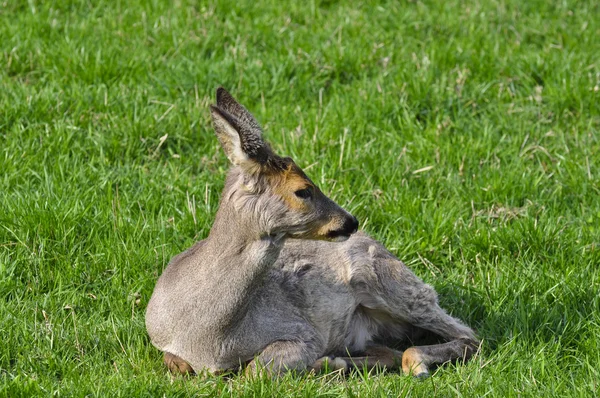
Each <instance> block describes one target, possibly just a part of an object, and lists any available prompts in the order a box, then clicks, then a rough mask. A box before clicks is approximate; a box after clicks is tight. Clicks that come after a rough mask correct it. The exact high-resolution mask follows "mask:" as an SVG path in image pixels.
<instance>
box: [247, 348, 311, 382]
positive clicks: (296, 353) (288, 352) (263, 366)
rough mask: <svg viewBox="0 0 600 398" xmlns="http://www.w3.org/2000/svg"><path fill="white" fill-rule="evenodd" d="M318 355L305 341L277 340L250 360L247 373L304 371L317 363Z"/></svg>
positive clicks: (277, 373) (272, 374)
mask: <svg viewBox="0 0 600 398" xmlns="http://www.w3.org/2000/svg"><path fill="white" fill-rule="evenodd" d="M318 355H319V354H318V353H317V352H315V350H314V349H311V347H310V346H309V345H308V344H306V343H304V342H300V341H275V342H273V343H271V344H269V345H268V346H267V347H266V348H265V349H264V350H263V351H262V352H261V353H260V354H259V355H258V356H257V357H256V358H255V359H254V360H252V361H250V363H249V364H248V366H247V368H246V373H250V374H259V373H261V372H265V373H266V374H268V375H269V376H277V375H281V374H283V373H285V372H288V371H304V370H306V369H307V367H308V366H309V365H310V364H312V363H315V361H316V359H317V358H318Z"/></svg>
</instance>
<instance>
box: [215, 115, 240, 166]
mask: <svg viewBox="0 0 600 398" xmlns="http://www.w3.org/2000/svg"><path fill="white" fill-rule="evenodd" d="M224 113H225V112H224V111H223V110H220V109H219V108H217V107H216V106H213V105H211V106H210V116H211V117H212V121H213V126H214V128H215V133H216V134H217V138H218V139H219V142H220V143H221V147H222V148H223V151H225V155H227V158H228V159H229V161H230V162H231V163H233V164H234V165H240V164H242V163H244V162H247V161H248V159H249V157H248V155H246V154H245V153H244V151H243V150H242V139H241V137H240V134H239V132H238V131H237V130H236V128H235V127H233V126H232V124H231V122H230V121H229V120H227V119H228V118H227V117H226V116H225V115H224Z"/></svg>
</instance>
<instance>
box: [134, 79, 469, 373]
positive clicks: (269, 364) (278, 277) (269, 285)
mask: <svg viewBox="0 0 600 398" xmlns="http://www.w3.org/2000/svg"><path fill="white" fill-rule="evenodd" d="M211 115H212V120H213V124H214V128H215V131H216V134H217V137H218V139H219V141H220V143H221V146H222V147H223V150H224V151H225V153H226V155H227V157H228V158H229V160H230V161H231V163H232V164H233V167H232V168H231V170H230V171H229V174H228V176H227V180H226V183H225V188H224V190H223V194H222V198H221V203H220V206H219V210H218V211H217V215H216V219H215V222H214V224H213V226H212V228H211V230H210V233H209V236H208V237H207V238H206V239H205V240H202V241H200V242H197V243H196V244H195V245H194V246H192V247H191V248H190V249H188V250H187V251H185V252H183V253H181V254H179V255H177V256H175V258H173V260H172V261H171V262H170V263H169V265H168V267H167V268H166V269H165V271H164V272H163V274H162V275H161V277H160V279H159V280H158V283H157V284H156V288H155V290H154V293H153V294H152V298H151V299H150V302H149V304H148V309H147V312H146V327H147V329H148V333H149V335H150V338H151V340H152V343H153V344H154V345H155V346H156V347H157V348H158V349H160V350H161V351H163V352H164V353H165V354H164V358H165V363H166V365H167V366H168V367H169V369H170V370H171V371H172V372H176V373H194V372H199V371H202V370H208V371H210V372H222V371H227V370H234V369H238V368H240V367H241V366H244V365H247V367H248V369H249V370H250V371H256V370H257V369H264V370H265V371H267V372H269V373H271V374H280V373H282V372H285V371H288V370H297V371H303V370H310V369H316V370H319V369H321V368H322V367H323V366H324V365H325V364H326V363H328V366H329V368H330V369H340V368H344V369H347V368H348V367H349V366H359V367H362V366H367V367H369V368H372V367H374V366H382V367H387V368H392V369H394V368H398V367H400V366H401V367H402V369H403V371H404V372H405V373H406V374H412V375H415V376H425V375H427V374H428V367H429V366H430V365H433V364H442V363H445V362H448V361H452V360H456V359H461V358H462V359H467V358H468V357H470V356H471V355H472V354H473V353H474V352H475V350H476V349H477V346H478V343H477V340H476V338H475V336H474V333H473V331H472V330H471V329H470V328H469V327H467V326H465V325H464V324H462V323H461V322H460V321H458V320H457V319H455V318H453V317H451V316H449V315H448V314H446V312H444V310H443V309H441V308H440V307H439V306H438V303H437V295H436V293H435V291H434V290H433V288H432V287H430V286H429V285H426V284H425V283H423V282H422V281H421V280H420V279H419V278H417V277H416V276H415V275H414V274H413V273H412V272H411V271H410V270H409V269H408V268H407V267H406V266H405V265H404V264H403V263H402V262H401V261H400V260H398V259H397V258H396V257H394V256H393V255H392V254H391V253H390V252H389V251H387V250H386V249H385V248H384V247H383V246H382V245H381V244H380V243H378V242H377V241H375V240H374V239H372V238H370V237H369V236H367V235H366V234H365V233H362V232H358V233H355V232H356V230H357V227H358V221H357V220H356V218H354V217H353V216H352V215H350V214H349V213H348V212H346V211H345V210H344V209H342V208H341V207H340V206H338V205H337V204H336V203H334V202H333V201H332V200H331V199H329V198H328V197H327V196H325V195H324V194H323V193H322V192H321V191H320V190H319V188H318V187H317V186H316V185H315V184H314V183H313V182H312V181H311V180H310V179H309V178H308V177H307V176H306V175H305V174H304V172H303V171H302V170H301V169H300V168H299V167H298V166H297V165H296V164H295V163H294V161H293V160H292V159H290V158H282V157H279V156H277V155H275V154H274V153H273V152H272V150H271V149H270V147H269V145H268V144H267V143H266V142H265V141H263V139H262V134H261V133H262V132H261V128H260V126H259V124H258V123H257V122H256V120H255V119H254V117H253V116H252V115H251V114H250V113H249V112H248V111H247V110H246V109H245V108H244V107H243V106H242V105H240V104H239V103H238V102H237V101H236V100H235V99H234V98H233V97H232V96H231V95H230V94H229V93H228V92H227V91H225V90H224V89H223V88H219V89H218V90H217V105H216V106H211ZM423 331H428V332H432V333H433V334H435V335H437V337H439V338H441V339H443V340H444V341H445V342H444V343H441V344H435V345H428V346H416V347H410V348H408V349H407V350H406V351H404V352H400V351H397V350H395V349H392V348H390V347H388V346H389V345H392V344H397V343H398V342H399V341H402V340H407V339H410V338H411V336H414V335H415V332H423Z"/></svg>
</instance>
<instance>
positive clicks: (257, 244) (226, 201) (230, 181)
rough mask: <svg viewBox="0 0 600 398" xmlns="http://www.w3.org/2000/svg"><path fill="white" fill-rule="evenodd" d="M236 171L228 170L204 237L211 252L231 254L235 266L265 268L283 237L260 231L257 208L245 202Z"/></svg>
mask: <svg viewBox="0 0 600 398" xmlns="http://www.w3.org/2000/svg"><path fill="white" fill-rule="evenodd" d="M239 178H240V176H239V173H237V172H235V169H234V171H233V172H231V173H230V174H229V175H228V177H227V180H226V183H225V188H224V190H223V195H222V198H221V203H220V204H219V209H218V211H217V215H216V217H215V222H214V223H213V226H212V227H211V230H210V233H209V236H208V238H207V245H208V247H207V248H210V249H209V250H210V252H211V253H220V254H221V255H222V257H224V260H225V257H230V258H229V259H227V260H226V261H231V262H233V263H235V264H232V265H236V266H237V267H243V268H256V267H259V268H268V267H269V266H271V265H272V264H273V263H274V262H275V260H277V257H278V256H279V252H280V251H281V248H282V247H283V236H282V235H273V234H270V233H269V231H265V230H263V228H262V227H261V223H260V222H259V218H260V216H261V215H260V214H258V213H260V211H259V210H258V209H253V208H252V206H246V205H244V203H243V202H244V200H246V199H245V195H244V192H243V187H242V185H241V184H240V183H239Z"/></svg>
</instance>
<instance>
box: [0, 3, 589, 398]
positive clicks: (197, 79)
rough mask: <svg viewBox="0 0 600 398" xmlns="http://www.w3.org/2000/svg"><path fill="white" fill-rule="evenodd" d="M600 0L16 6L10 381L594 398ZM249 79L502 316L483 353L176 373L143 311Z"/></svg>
mask: <svg viewBox="0 0 600 398" xmlns="http://www.w3.org/2000/svg"><path fill="white" fill-rule="evenodd" d="M599 37H600V4H599V3H598V2H595V1H580V2H574V1H562V2H558V1H556V2H552V1H543V0H539V1H534V0H532V1H526V2H523V1H518V0H506V1H503V0H498V1H474V0H467V1H458V0H449V1H442V0H439V1H423V2H421V1H402V2H397V1H389V2H385V1H381V2H377V1H366V2H361V3H358V2H351V1H335V0H333V1H332V0H329V1H316V0H309V1H306V2H288V3H283V2H281V1H264V2H255V1H247V0H237V1H220V2H218V3H214V2H211V3H210V4H197V3H195V2H192V1H185V0H179V1H173V2H170V1H158V0H154V1H150V0H149V1H140V0H135V1H102V0H101V1H83V0H82V1H78V0H71V1H68V0H55V1H40V0H29V1H24V0H22V1H5V2H1V3H0V38H2V40H0V303H1V304H0V334H1V336H2V343H1V344H0V395H1V396H9V397H18V396H49V395H58V396H123V397H136V396H152V397H155V396H156V397H157V396H163V395H165V396H189V395H197V396H295V397H297V396H301V397H313V396H330V397H337V396H348V397H365V396H386V397H387V396H484V395H486V396H490V397H510V396H529V397H539V396H549V397H555V396H593V395H596V394H598V389H599V388H600V386H599V385H598V383H599V381H600V370H599V369H600V295H599V294H598V291H599V289H600V39H599ZM219 85H222V86H224V87H226V88H228V89H229V90H230V91H231V92H232V93H233V94H234V95H235V96H236V97H237V98H238V99H239V100H240V101H241V102H242V103H244V104H245V105H246V106H247V107H248V108H249V109H250V110H251V111H252V112H253V113H254V114H255V116H256V117H257V119H258V120H259V121H261V123H262V124H263V127H264V130H265V136H266V137H267V138H268V140H270V142H271V143H272V144H273V147H274V149H275V150H276V151H277V152H278V153H281V154H286V155H289V156H292V157H293V158H294V159H295V160H296V162H297V163H298V164H299V165H300V166H301V167H303V168H304V170H305V171H306V172H307V174H309V175H310V176H311V178H312V179H313V180H314V181H315V182H316V183H318V184H319V185H320V186H321V188H322V189H323V191H324V192H326V193H328V194H329V195H330V196H331V197H332V198H334V199H335V200H336V201H337V202H338V203H340V204H341V205H343V206H344V207H345V208H347V209H348V210H350V211H351V212H352V213H353V214H354V215H356V216H357V217H358V219H359V220H360V221H361V225H362V227H363V228H364V229H365V230H366V231H368V232H369V233H370V234H371V235H373V236H374V237H376V238H377V239H378V240H380V241H382V242H383V243H384V244H385V245H386V246H387V247H388V248H389V249H390V250H391V251H392V252H393V253H394V254H396V255H397V256H398V257H399V258H401V259H403V260H404V261H405V262H406V264H407V265H409V266H410V267H411V268H412V269H413V270H414V271H415V273H416V274H417V275H419V276H420V277H421V278H423V279H424V280H425V281H427V282H428V283H430V284H431V285H433V286H434V287H435V288H436V290H437V291H438V293H439V294H440V302H441V303H442V305H443V306H444V307H445V308H447V309H448V311H449V312H450V313H452V314H453V315H454V316H456V317H458V318H460V319H463V320H464V321H465V322H467V323H468V324H469V325H471V326H472V327H473V328H475V329H476V330H477V333H478V335H479V337H480V338H481V339H482V346H481V350H480V352H479V353H478V354H477V356H476V357H475V358H474V359H473V360H472V361H471V362H469V363H467V364H456V365H453V364H452V365H448V366H444V367H441V368H439V369H438V370H437V371H436V372H435V374H434V375H433V376H432V377H430V378H429V379H427V380H425V381H419V380H415V379H412V378H410V377H406V376H403V375H401V374H396V373H378V374H375V373H374V374H367V373H366V372H356V373H353V374H351V375H349V376H347V377H341V376H339V375H320V376H292V375H288V376H286V377H285V378H284V379H282V380H277V381H271V380H250V379H246V378H244V377H241V376H235V377H232V378H218V377H211V378H205V379H203V378H194V379H182V378H177V379H174V380H172V379H171V377H170V376H169V374H168V373H167V371H166V369H165V368H164V367H163V365H162V356H161V354H160V353H159V352H158V351H157V350H156V349H155V348H154V347H152V345H151V344H150V342H149V338H148V336H147V334H146V331H145V326H144V311H145V308H146V304H147V303H148V300H149V298H150V295H151V293H152V290H153V287H154V284H155V283H156V280H157V278H158V276H159V275H160V273H161V272H162V270H163V269H164V268H165V267H166V265H167V263H168V262H169V259H170V258H171V257H172V256H174V255H175V254H177V253H179V252H181V251H182V250H184V249H185V248H187V247H189V246H190V245H191V244H192V243H193V242H194V241H196V240H199V239H202V238H203V237H205V236H206V235H207V233H208V231H209V229H210V226H211V223H212V220H213V218H214V215H215V211H216V209H217V207H218V202H219V195H220V191H221V189H222V187H223V182H224V177H225V174H226V171H227V167H228V164H227V160H226V158H225V156H224V154H223V153H222V152H221V150H220V148H219V146H218V142H217V140H216V138H215V137H214V134H213V131H212V127H211V124H210V118H209V111H208V105H209V104H210V103H212V102H214V92H215V89H216V87H218V86H219Z"/></svg>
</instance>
